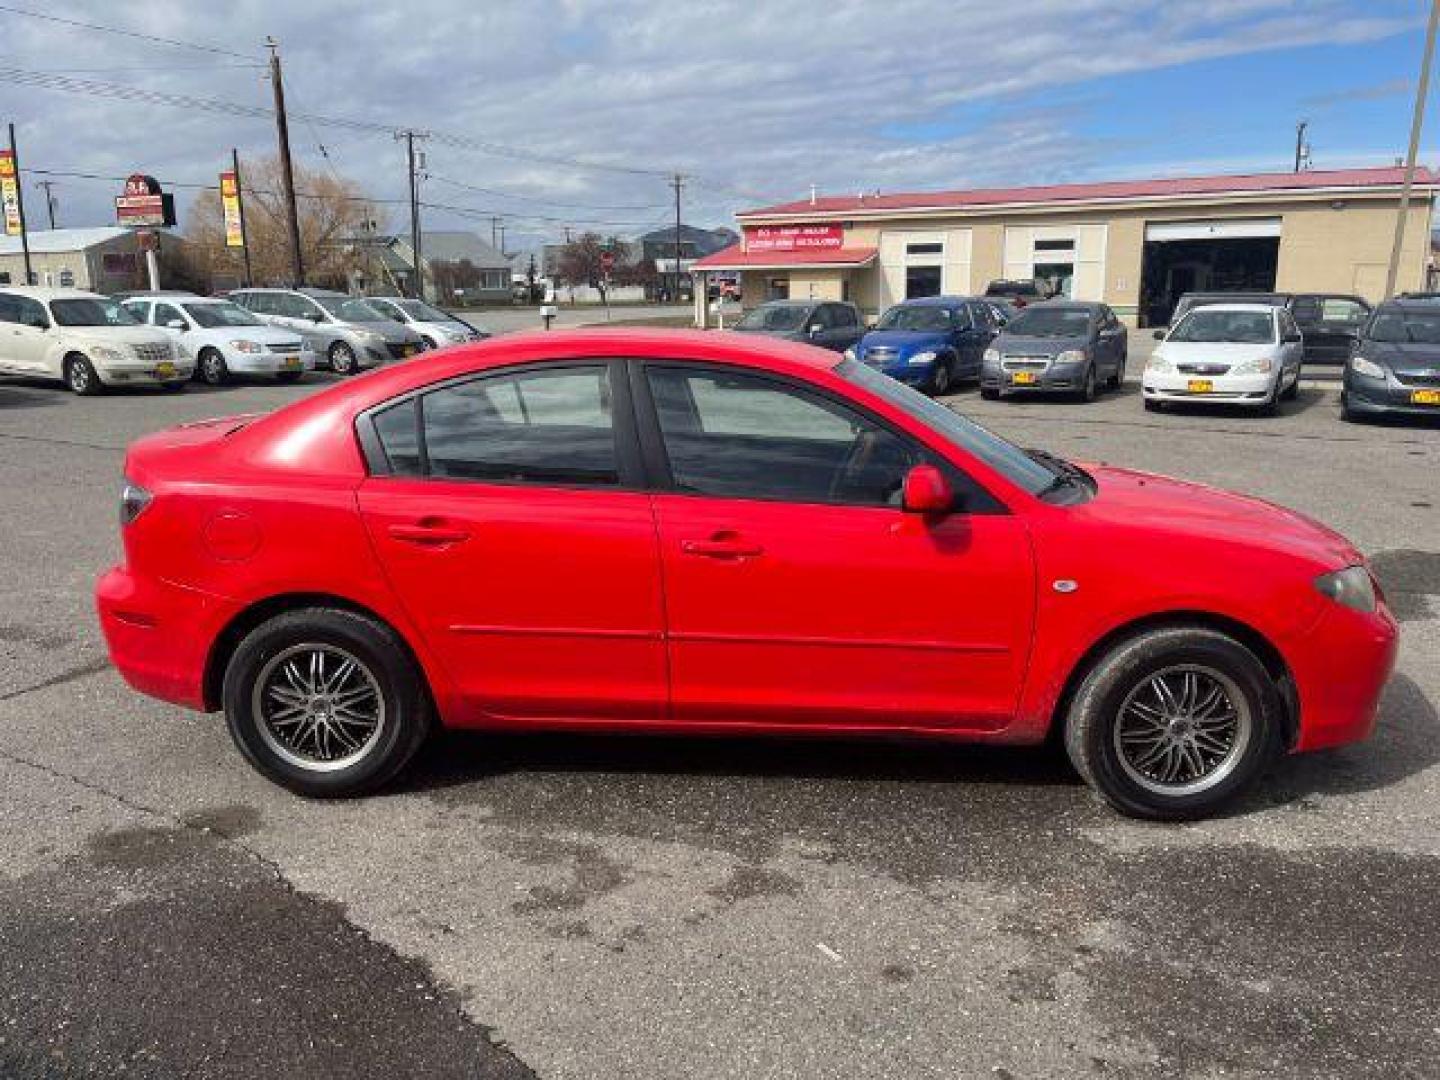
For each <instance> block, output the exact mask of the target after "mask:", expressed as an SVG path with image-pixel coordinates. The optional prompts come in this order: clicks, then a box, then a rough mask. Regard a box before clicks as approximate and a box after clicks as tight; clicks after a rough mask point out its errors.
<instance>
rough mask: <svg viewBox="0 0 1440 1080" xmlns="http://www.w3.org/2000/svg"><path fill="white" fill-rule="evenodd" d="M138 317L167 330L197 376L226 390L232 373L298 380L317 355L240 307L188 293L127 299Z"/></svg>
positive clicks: (296, 336)
mask: <svg viewBox="0 0 1440 1080" xmlns="http://www.w3.org/2000/svg"><path fill="white" fill-rule="evenodd" d="M125 306H126V307H127V308H129V309H130V312H131V314H133V315H134V316H135V317H136V318H137V319H139V320H140V321H141V322H143V323H149V324H150V325H152V326H154V327H156V328H157V329H159V330H162V331H164V332H165V333H166V334H167V335H168V336H169V337H171V338H172V339H173V340H174V341H175V342H176V344H178V345H179V346H180V351H181V352H183V353H184V354H185V355H186V356H187V357H188V358H190V359H191V360H193V361H194V362H195V365H196V366H195V377H196V378H197V379H202V380H204V381H205V382H207V383H209V384H210V385H211V386H223V385H225V384H226V383H227V382H229V381H230V377H231V375H273V376H274V377H275V378H276V379H278V380H279V381H280V382H295V381H296V380H297V379H299V378H300V376H301V375H303V374H304V373H305V372H307V371H314V370H315V367H316V355H315V353H313V352H311V351H310V350H309V349H308V348H307V347H306V345H305V342H304V341H303V340H302V338H301V336H300V335H299V334H297V333H296V332H295V331H293V330H282V329H280V328H279V327H276V326H267V325H266V324H265V323H262V322H261V321H260V320H259V319H257V318H256V317H255V316H254V315H251V314H250V312H248V311H246V310H245V309H244V308H242V307H241V306H240V305H239V304H232V303H231V302H230V301H229V300H223V299H219V298H210V297H204V296H194V295H191V294H188V293H155V294H149V295H145V294H142V295H139V296H132V297H130V298H128V299H127V300H126V301H125Z"/></svg>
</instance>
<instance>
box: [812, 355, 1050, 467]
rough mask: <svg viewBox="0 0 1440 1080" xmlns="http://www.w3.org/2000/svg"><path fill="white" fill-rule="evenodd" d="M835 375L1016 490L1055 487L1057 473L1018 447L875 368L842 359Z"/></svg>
mask: <svg viewBox="0 0 1440 1080" xmlns="http://www.w3.org/2000/svg"><path fill="white" fill-rule="evenodd" d="M835 371H836V374H838V375H841V376H842V377H844V378H846V379H849V380H850V381H851V382H853V383H856V384H857V385H859V386H863V387H864V388H865V389H866V390H870V391H872V392H873V393H875V394H878V395H879V396H880V397H883V398H884V399H885V400H886V401H888V402H890V403H891V404H892V405H896V406H898V407H899V408H901V409H904V410H905V411H906V412H907V413H909V414H910V415H911V416H913V417H915V419H917V420H919V421H920V422H921V423H923V424H924V425H925V426H926V427H928V428H929V429H930V430H931V431H934V432H936V433H937V434H939V435H940V436H942V437H943V438H945V439H946V440H948V441H949V442H951V443H953V444H954V445H956V446H958V447H960V449H962V450H964V451H966V452H967V453H970V454H973V455H975V456H976V457H977V458H979V459H980V460H981V461H983V462H984V463H985V464H986V465H989V466H990V467H991V468H992V469H994V470H995V471H996V472H998V473H999V474H1000V475H1002V476H1003V477H1005V479H1007V480H1009V481H1010V482H1011V483H1012V484H1014V485H1016V486H1017V487H1020V488H1023V489H1024V490H1026V491H1028V492H1029V493H1030V494H1032V495H1039V494H1041V493H1042V492H1045V491H1049V490H1051V489H1053V488H1054V486H1055V480H1056V476H1057V473H1056V470H1055V469H1052V468H1050V467H1049V466H1047V465H1045V464H1043V463H1042V462H1040V461H1037V460H1035V459H1034V458H1033V457H1031V456H1030V455H1029V454H1027V453H1025V451H1023V450H1021V449H1020V448H1019V447H1018V446H1015V445H1013V444H1012V443H1008V442H1006V441H1005V440H1004V439H1002V438H1000V436H998V435H995V434H992V433H991V432H989V431H987V430H986V429H985V428H983V427H981V426H980V425H979V424H977V423H975V421H973V420H970V419H968V418H966V417H964V416H961V415H960V414H959V413H957V412H955V411H953V410H952V409H947V408H946V407H945V406H944V405H941V404H940V403H939V402H938V401H935V400H934V399H933V398H928V397H926V396H925V395H924V394H922V393H920V392H919V391H918V390H913V389H911V388H910V387H908V386H906V385H905V384H904V383H902V382H899V381H897V380H895V379H892V378H890V376H888V375H882V374H881V373H880V372H878V371H876V370H875V369H874V368H870V367H866V366H865V365H864V364H861V363H857V362H856V361H854V360H844V361H842V362H841V363H840V364H839V365H837V366H836V368H835Z"/></svg>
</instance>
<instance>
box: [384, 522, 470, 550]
mask: <svg viewBox="0 0 1440 1080" xmlns="http://www.w3.org/2000/svg"><path fill="white" fill-rule="evenodd" d="M389 532H390V535H391V537H393V538H394V539H396V540H400V541H403V542H404V543H407V544H419V545H421V546H422V547H439V546H442V545H444V544H458V543H460V542H461V541H462V540H468V539H470V534H469V533H468V532H467V531H466V530H464V529H457V528H455V527H453V526H447V525H442V524H441V523H439V522H434V523H430V522H425V521H421V522H419V523H417V524H415V525H391V526H390V529H389Z"/></svg>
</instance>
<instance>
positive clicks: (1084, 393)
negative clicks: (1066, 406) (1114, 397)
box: [1080, 363, 1100, 405]
mask: <svg viewBox="0 0 1440 1080" xmlns="http://www.w3.org/2000/svg"><path fill="white" fill-rule="evenodd" d="M1099 396H1100V387H1099V385H1098V381H1097V380H1096V378H1095V365H1094V363H1090V364H1087V365H1086V366H1085V382H1084V383H1083V384H1082V385H1081V387H1080V400H1081V401H1083V402H1085V403H1086V404H1087V405H1088V404H1090V403H1091V402H1092V401H1094V400H1095V399H1096V398H1097V397H1099Z"/></svg>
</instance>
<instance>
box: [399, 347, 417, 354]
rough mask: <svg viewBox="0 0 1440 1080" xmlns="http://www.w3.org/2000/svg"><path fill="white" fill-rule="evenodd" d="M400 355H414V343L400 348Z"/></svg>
mask: <svg viewBox="0 0 1440 1080" xmlns="http://www.w3.org/2000/svg"><path fill="white" fill-rule="evenodd" d="M400 355H401V356H414V355H415V346H414V345H406V346H405V347H404V348H403V349H401V350H400Z"/></svg>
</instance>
